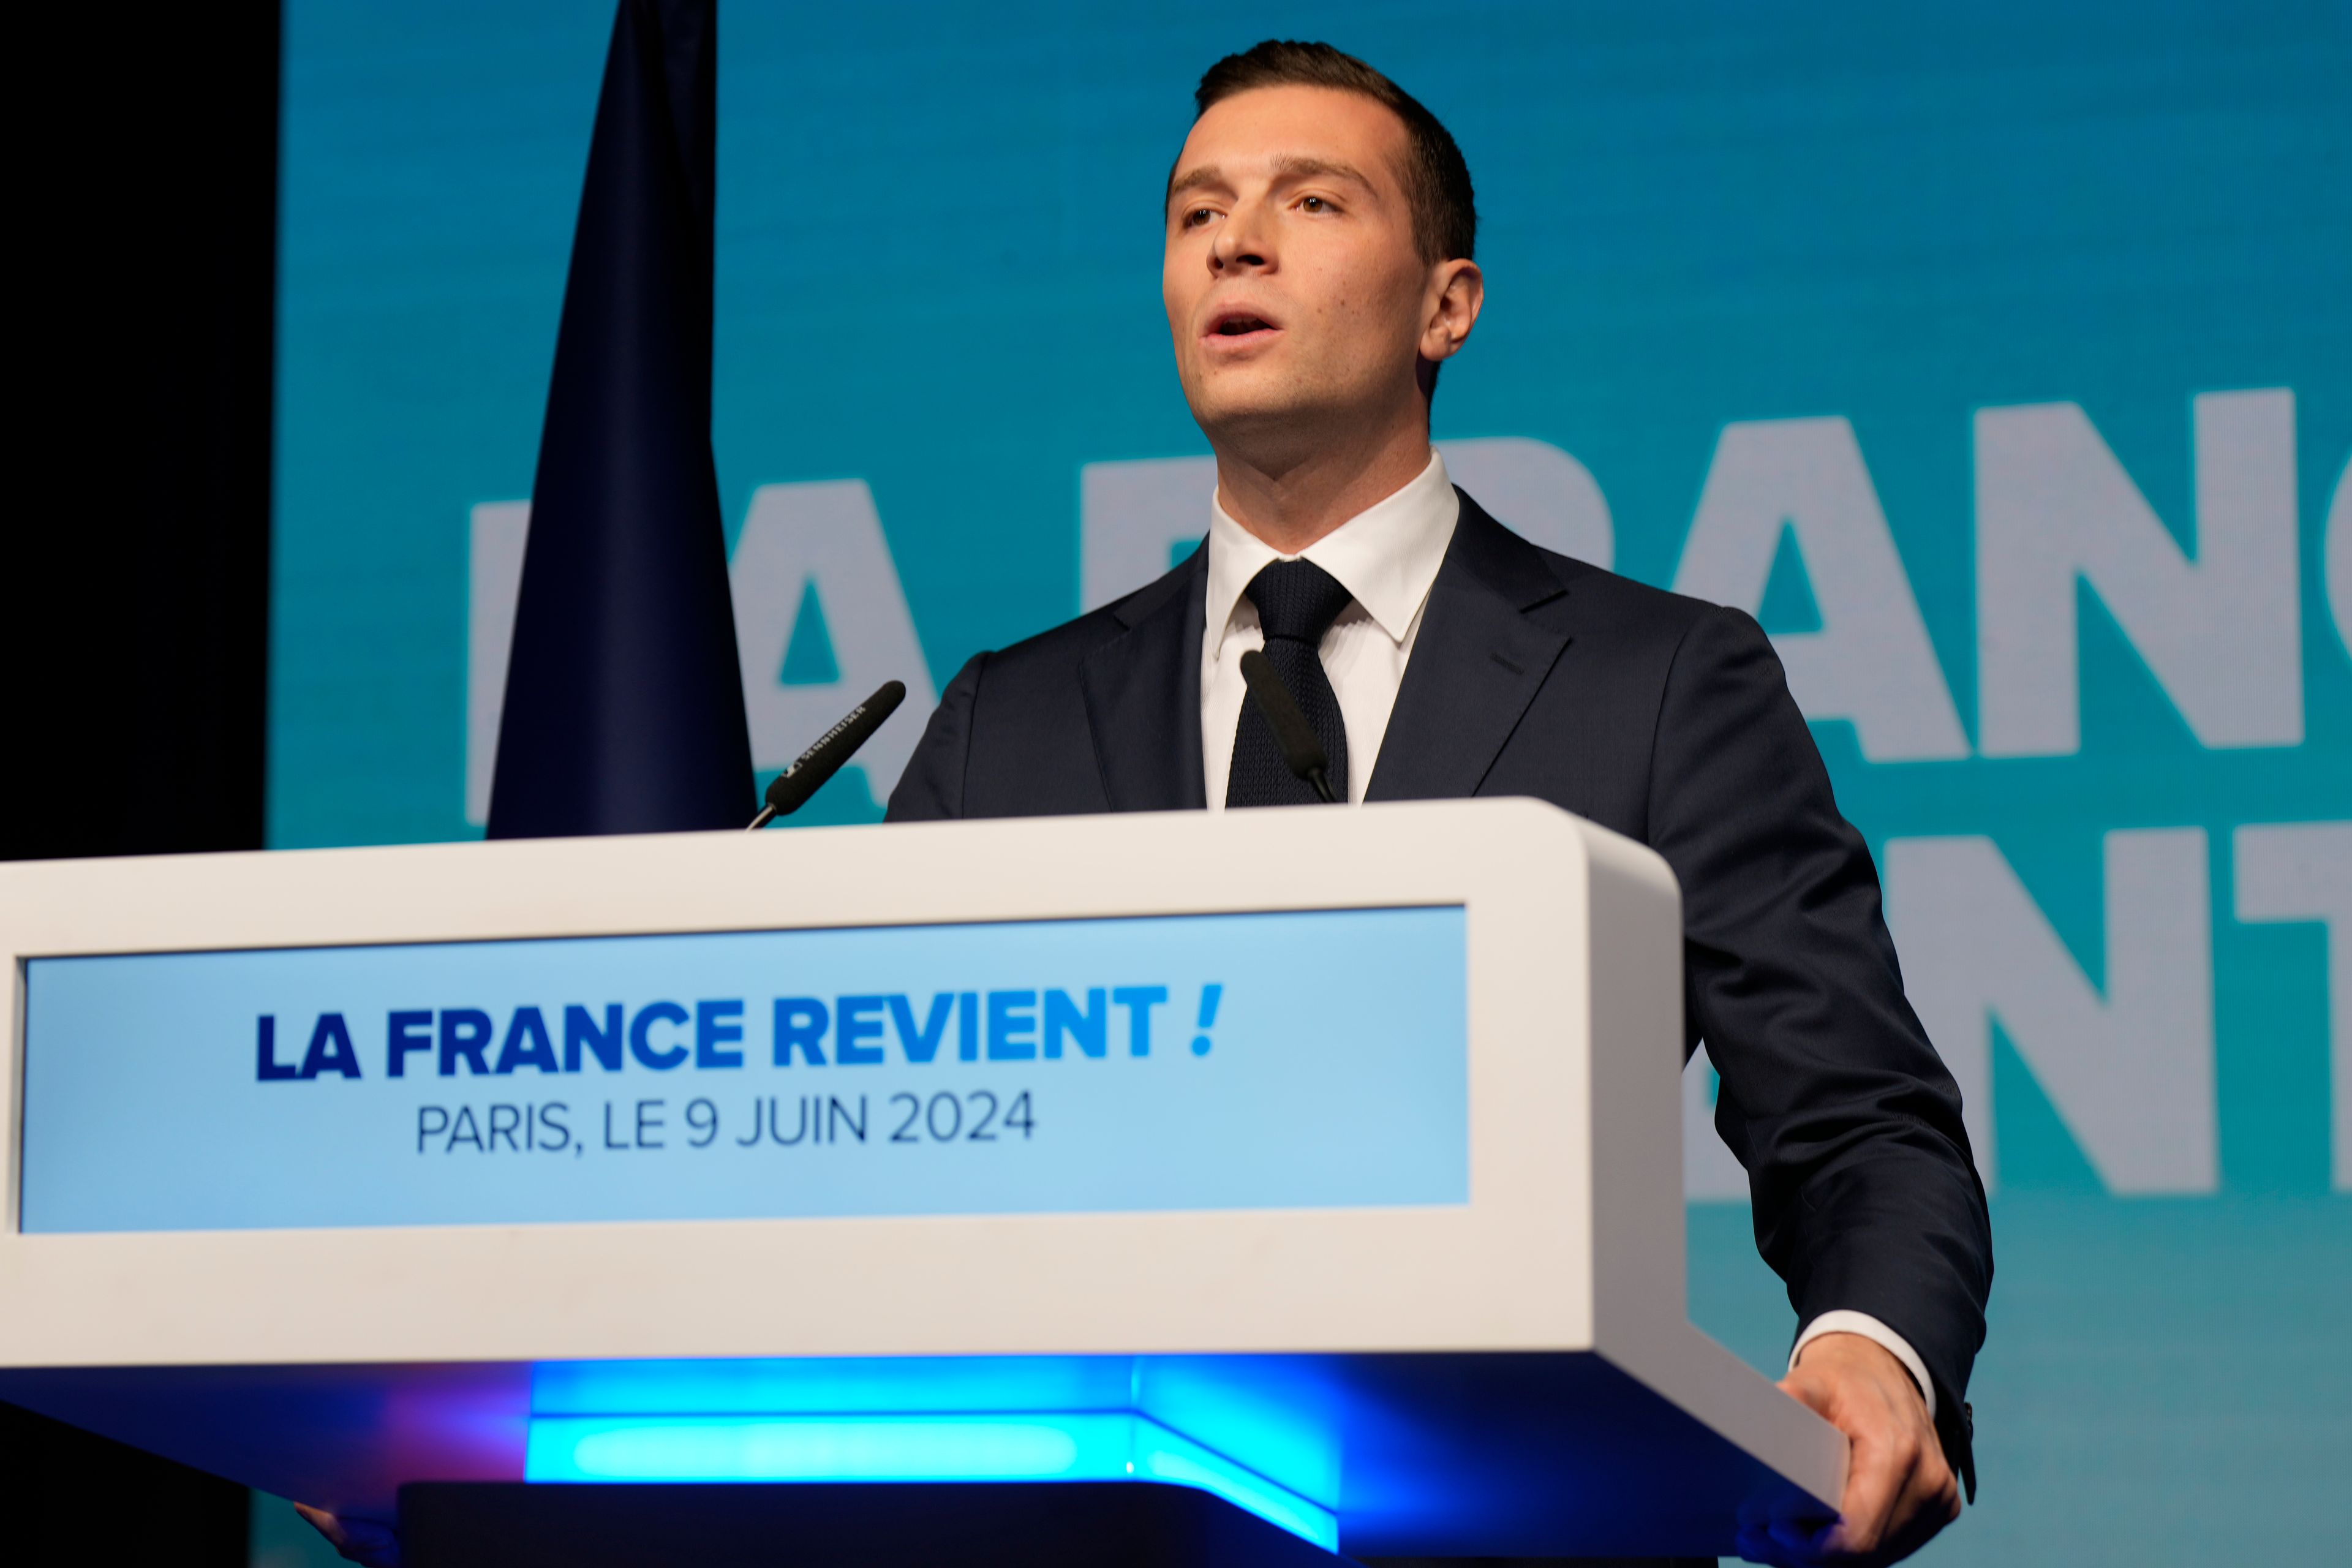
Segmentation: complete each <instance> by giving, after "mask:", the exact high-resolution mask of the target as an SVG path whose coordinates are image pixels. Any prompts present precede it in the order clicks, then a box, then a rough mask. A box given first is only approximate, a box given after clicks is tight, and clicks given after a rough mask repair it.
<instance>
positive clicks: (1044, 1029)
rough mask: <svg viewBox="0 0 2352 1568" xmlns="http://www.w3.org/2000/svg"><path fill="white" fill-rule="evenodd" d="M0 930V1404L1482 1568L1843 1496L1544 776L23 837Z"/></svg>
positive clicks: (108, 1419)
mask: <svg viewBox="0 0 2352 1568" xmlns="http://www.w3.org/2000/svg"><path fill="white" fill-rule="evenodd" d="M1244 868H1248V869H1244ZM0 946H5V951H6V952H7V954H8V955H9V958H10V963H8V966H7V973H8V984H9V985H10V987H11V1002H12V1006H11V1017H12V1019H13V1021H14V1025H13V1028H12V1030H11V1032H10V1035H9V1039H8V1050H9V1053H10V1055H9V1058H8V1061H7V1063H6V1070H5V1074H0V1113H5V1114H0V1124H5V1127H6V1128H7V1129H8V1134H9V1137H10V1139H11V1140H12V1142H11V1147H10V1154H11V1157H10V1159H9V1160H8V1161H7V1162H6V1176H5V1181H6V1193H5V1196H6V1200H7V1201H6V1205H5V1212H6V1214H7V1216H8V1224H7V1226H6V1228H5V1233H0V1368H5V1371H0V1398H6V1399H9V1400H13V1401H16V1403H19V1404H21V1405H26V1406H29V1407H31V1408H33V1409H36V1410H39V1411H42V1412H44V1413H47V1414H49V1415H56V1416H58V1417H61V1418H63V1419H65V1420H68V1421H71V1422H75V1423H77V1424H79V1425H81V1426H87V1427H89V1428H91V1429H93V1430H96V1431H99V1432H101V1433H104V1434H106V1435H108V1436H115V1437H118V1438H121V1439H123V1440H125V1441H128V1442H131V1443H133V1444H137V1445H139V1446H141V1447H147V1448H150V1449H152V1450H154V1451H156V1452H159V1453H162V1454H165V1455H168V1456H170V1457H172V1458H178V1459H182V1460H184V1461H186V1462H188V1463H191V1464H194V1465H197V1466H200V1467H202V1468H206V1469H210V1470H213V1471H215V1472H217V1473H219V1474H222V1475H225V1476H227V1477H229V1478H231V1479H236V1480H239V1481H243V1482H247V1483H249V1484H252V1485H254V1486H257V1487H260V1488H263V1489H268V1490H270V1491H273V1492H277V1493H279V1494H282V1495H287V1496H291V1497H296V1498H300V1499H304V1500H314V1501H318V1502H321V1503H326V1504H331V1505H334V1506H337V1507H339V1508H341V1509H344V1510H352V1511H355V1512H359V1513H372V1514H375V1515H378V1516H384V1517H389V1516H390V1514H391V1513H392V1510H393V1508H394V1493H395V1490H396V1489H397V1488H398V1487H399V1486H401V1485H402V1484H404V1483H408V1482H417V1481H449V1480H509V1481H514V1480H524V1479H529V1480H534V1481H546V1482H549V1483H564V1482H593V1481H611V1482H629V1481H635V1482H644V1481H779V1482H789V1481H868V1482H875V1483H888V1482H893V1481H905V1482H917V1481H927V1482H931V1481H961V1480H969V1481H993V1482H1013V1481H1032V1480H1034V1481H1041V1482H1042V1481H1054V1480H1107V1479H1130V1478H1131V1479H1136V1480H1139V1481H1159V1482H1163V1483H1169V1484H1175V1485H1186V1486H1193V1487H1198V1488H1201V1489H1205V1490H1208V1491H1210V1492H1213V1493H1214V1494H1215V1495H1217V1496H1220V1497H1223V1498H1224V1499H1225V1500H1227V1501H1229V1502H1232V1503H1234V1504H1235V1505H1237V1506H1239V1507H1241V1508H1243V1509H1245V1510H1248V1511H1250V1512H1252V1513H1255V1514H1256V1515H1258V1516H1259V1517H1260V1518H1262V1519H1265V1520H1268V1521H1273V1522H1275V1523H1276V1524H1279V1525H1281V1526H1282V1527H1283V1528H1284V1529H1286V1530H1288V1531H1291V1532H1292V1533H1293V1534H1296V1535H1298V1536H1300V1537H1302V1538H1304V1539H1306V1540H1307V1541H1310V1542H1315V1543H1316V1544H1318V1546H1320V1547H1322V1548H1324V1549H1326V1550H1329V1551H1335V1552H1342V1553H1345V1554H1346V1555H1349V1556H1351V1557H1355V1556H1390V1555H1448V1554H1463V1555H1471V1554H1476V1555H1506V1556H1507V1555H1545V1554H1560V1555H1569V1554H1601V1553H1608V1552H1628V1553H1631V1552H1652V1553H1659V1554H1669V1553H1680V1554H1695V1553H1701V1552H1728V1551H1729V1550H1731V1548H1732V1540H1733V1535H1734V1531H1735V1528H1736V1521H1737V1520H1738V1517H1739V1516H1740V1515H1741V1514H1742V1513H1743V1511H1747V1512H1772V1511H1776V1510H1777V1511H1782V1512H1788V1513H1801V1514H1811V1515H1819V1514H1822V1513H1825V1512H1826V1511H1828V1510H1827V1508H1826V1506H1825V1505H1826V1502H1827V1501H1828V1500H1834V1499H1835V1498H1836V1497H1837V1496H1838V1495H1839V1492H1840V1489H1841V1488H1842V1485H1843V1474H1844V1465H1845V1454H1844V1444H1843V1440H1842V1439H1841V1438H1840V1437H1839V1436H1838V1435H1837V1434H1836V1433H1835V1432H1834V1431H1833V1430H1832V1428H1831V1427H1830V1426H1827V1425H1826V1424H1825V1423H1823V1422H1822V1421H1820V1420H1818V1419H1817V1418H1816V1417H1814V1416H1813V1415H1811V1413H1810V1412H1808V1411H1806V1410H1804V1409H1803V1408H1802V1407H1801V1406H1800V1405H1797V1404H1796V1403H1795V1402H1794V1401H1791V1400H1790V1399H1788V1398H1787V1397H1786V1396H1784V1395H1782V1394H1780V1393H1779V1392H1778V1391H1777V1390H1775V1389H1774V1388H1773V1387H1772V1386H1771V1385H1770V1384H1769V1383H1768V1382H1767V1381H1766V1380H1765V1379H1764V1378H1763V1377H1761V1376H1759V1374H1758V1373H1756V1372H1754V1371H1753V1370H1752V1369H1750V1368H1748V1366H1746V1365H1745V1364H1743V1363H1740V1362H1738V1360H1737V1359H1736V1358H1734V1357H1733V1356H1732V1355H1731V1354H1730V1353H1729V1352H1727V1351H1725V1350H1724V1349H1722V1348H1721V1347H1720V1346H1718V1345H1717V1344H1716V1343H1715V1342H1713V1341H1711V1340H1709V1339H1707V1338H1706V1336H1705V1335H1703V1334H1701V1333H1700V1332H1699V1331H1697V1330H1696V1329H1695V1328H1693V1327H1692V1326H1691V1325H1690V1323H1689V1321H1688V1318H1687V1313H1686V1311H1685V1279H1684V1228H1683V1205H1682V1196H1681V1156H1680V1121H1679V1113H1678V1100H1677V1075H1678V1073H1679V1071H1680V1068H1681V1063H1682V1051H1681V1043H1682V1024H1681V933H1680V920H1679V910H1678V900H1677V894H1676V890H1675V884H1674V881H1673V879H1672V877H1671V876H1670V874H1669V873H1668V871H1667V870H1666V868H1665V866H1664V862H1663V861H1662V860H1660V859H1659V858H1657V857H1656V856H1655V855H1654V854H1652V853H1651V852H1650V851H1648V850H1646V849H1644V848H1643V847H1639V846H1637V845H1634V844H1633V843H1631V842H1630V841H1628V840H1625V839H1623V838H1620V837H1616V836H1614V835H1612V834H1610V833H1608V832H1606V831H1604V830H1602V829H1600V828H1597V827H1594V826H1591V825H1590V824H1587V823H1584V822H1582V821H1580V820H1579V819H1577V818H1574V817H1571V816H1568V815H1566V814H1564V813H1561V812H1559V811H1557V810H1555V809H1553V808H1551V807H1549V806H1546V805H1538V804H1534V803H1529V802H1520V801H1485V802H1465V803H1444V804H1423V805H1385V806H1373V807H1368V808H1362V809H1354V810H1328V811H1314V810H1304V811H1263V812H1239V813H1232V814H1225V815H1222V816H1209V815H1205V814H1197V813H1190V814H1174V815H1167V816H1105V817H1092V818H1084V819H1057V820H1032V821H1013V822H993V823H973V824H957V825H940V826H904V827H871V828H849V829H823V830H804V831H798V832H771V833H766V834H761V835H757V836H745V835H740V834H724V835H720V834H712V835H680V836H667V837H638V838H609V839H583V840H569V841H545V842H529V843H502V844H466V845H438V846H426V847H399V848H380V849H356V850H331V851H306V852H284V853H273V854H252V855H227V856H191V857H181V858H149V859H118V860H99V861H82V862H70V863H68V862H47V863H33V864H20V865H14V866H8V867H5V868H0Z"/></svg>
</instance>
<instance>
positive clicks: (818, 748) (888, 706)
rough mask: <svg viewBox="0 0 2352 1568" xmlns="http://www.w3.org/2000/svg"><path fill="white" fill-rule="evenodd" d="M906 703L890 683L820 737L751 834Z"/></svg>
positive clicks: (903, 691)
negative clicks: (900, 704) (900, 705)
mask: <svg viewBox="0 0 2352 1568" xmlns="http://www.w3.org/2000/svg"><path fill="white" fill-rule="evenodd" d="M905 700H907V685H906V682H904V681H901V680H886V681H884V682H883V683H882V689H880V690H879V691H877V692H876V693H875V694H874V695H873V696H871V697H869V698H867V699H866V700H865V701H863V702H861V703H859V704H858V705H857V706H856V707H855V708H852V709H851V710H849V711H848V712H847V713H845V714H844V715H843V716H842V720H841V722H840V723H838V724H835V726H834V727H833V728H832V729H830V730H827V731H825V732H824V734H822V735H819V736H818V737H817V738H816V744H814V746H811V747H810V748H809V749H808V750H807V751H805V752H802V753H801V754H800V756H799V758H798V759H797V760H795V761H794V762H793V765H792V766H791V767H788V768H786V769H785V770H784V771H783V772H782V773H778V774H777V775H776V776H775V778H774V779H773V780H772V781H771V782H770V784H769V785H768V804H767V805H763V806H761V808H760V815H759V816H755V817H753V818H752V819H751V827H750V828H749V829H747V831H749V832H752V833H757V832H758V831H759V830H760V829H761V828H762V827H765V826H768V824H769V823H771V822H772V821H774V820H775V819H776V818H777V817H780V816H791V815H792V814H793V813H794V812H796V811H798V810H799V809H800V808H801V807H802V806H804V805H807V804H808V798H809V796H811V795H814V794H815V793H816V792H817V791H818V790H820V789H822V788H824V782H825V780H827V779H829V778H831V777H833V775H834V774H835V773H839V772H840V771H841V764H842V763H845V762H847V761H849V759H850V758H851V757H853V756H855V755H856V754H857V748H858V747H860V746H862V745H864V744H866V742H867V741H868V740H870V739H871V738H872V737H873V734H874V731H877V730H879V729H880V728H881V727H882V721H883V720H885V719H887V718H888V717H890V715H891V714H892V713H894V712H896V711H898V704H899V703H901V702H904V701H905ZM1301 722H1304V721H1301Z"/></svg>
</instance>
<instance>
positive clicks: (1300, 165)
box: [1274, 158, 1375, 191]
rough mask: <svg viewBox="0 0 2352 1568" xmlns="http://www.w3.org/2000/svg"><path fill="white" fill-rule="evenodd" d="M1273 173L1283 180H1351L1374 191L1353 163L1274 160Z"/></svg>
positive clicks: (1313, 159)
mask: <svg viewBox="0 0 2352 1568" xmlns="http://www.w3.org/2000/svg"><path fill="white" fill-rule="evenodd" d="M1274 168H1275V172H1276V174H1280V175H1281V176H1282V177H1283V178H1285V179H1289V180H1311V179H1313V178H1315V177H1316V176H1317V175H1318V174H1321V175H1325V176H1327V177H1328V178H1330V179H1335V180H1352V181H1354V182H1355V183H1356V184H1359V185H1361V186H1362V187H1363V188H1364V189H1365V190H1367V191H1373V190H1375V187H1374V185H1373V184H1372V182H1371V181H1370V180H1368V179H1366V178H1365V177H1364V174H1363V171H1362V170H1360V169H1359V168H1357V167H1356V166H1355V165H1354V164H1353V163H1337V162H1335V161H1333V160H1332V159H1329V158H1276V160H1275V161H1274Z"/></svg>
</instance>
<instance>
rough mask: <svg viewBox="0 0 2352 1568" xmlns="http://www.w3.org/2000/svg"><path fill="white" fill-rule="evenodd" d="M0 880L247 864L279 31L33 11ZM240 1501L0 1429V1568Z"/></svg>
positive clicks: (210, 15) (265, 559) (260, 726)
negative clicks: (172, 856) (49, 872)
mask: <svg viewBox="0 0 2352 1568" xmlns="http://www.w3.org/2000/svg"><path fill="white" fill-rule="evenodd" d="M13 31H14V36H15V44H16V47H15V48H14V49H13V50H12V58H13V59H14V61H15V65H16V73H17V78H18V80H19V81H20V83H22V84H24V85H25V86H26V88H27V89H28V92H27V94H26V97H25V99H24V100H23V104H22V106H21V107H22V110H23V112H22V113H21V114H20V116H19V131H18V137H19V141H18V162H17V173H18V177H19V179H20V181H21V182H22V183H21V184H19V186H18V195H19V199H20V200H21V201H22V202H23V203H24V204H25V205H22V206H20V207H18V208H17V209H16V214H15V218H14V221H13V222H12V224H11V233H12V239H13V241H14V243H13V244H12V246H11V249H12V250H13V251H14V252H15V257H14V259H15V260H16V269H17V276H18V278H19V284H18V289H19V290H20V292H18V293H17V295H16V300H15V306H16V309H15V310H14V311H13V312H12V316H13V320H12V321H11V327H12V329H13V336H14V339H15V342H16V349H17V352H16V353H15V354H13V355H12V356H11V360H12V365H13V368H15V369H16V372H17V375H16V377H15V378H13V379H14V380H15V382H16V395H15V396H14V397H12V398H11V400H10V401H11V403H12V405H14V406H15V407H16V410H17V412H16V415H15V416H12V423H13V424H14V425H15V426H16V429H15V430H14V432H13V436H14V438H13V439H12V440H11V441H10V442H9V447H10V452H11V456H12V458H13V461H12V463H11V465H10V468H11V472H10V474H9V476H8V480H7V483H8V484H9V486H10V488H11V490H12V492H13V493H11V494H10V496H9V501H8V504H7V505H6V506H5V509H0V541H5V542H4V543H0V623H5V628H6V630H5V637H6V642H5V650H6V653H5V657H6V664H5V679H6V683H7V684H6V688H5V718H0V791H5V794H0V832H5V838H0V858H11V859H16V858H35V857H50V856H65V855H121V854H150V853H162V852H169V851H178V850H202V849H251V848H258V847H260V846H261V842H262V823H263V795H262V790H263V781H264V776H265V758H264V743H265V734H266V723H265V721H266V714H267V708H266V704H267V700H268V626H269V437H270V373H271V363H272V336H273V334H272V330H271V329H272V324H273V321H274V317H275V304H274V298H273V296H274V292H275V282H276V278H275V274H276V258H277V201H278V37H279V24H278V8H277V6H276V5H274V4H266V5H256V4H252V3H250V0H247V3H245V4H237V3H235V0H227V3H224V4H219V5H187V6H111V5H90V6H52V7H36V8H34V9H33V10H32V11H30V12H28V13H26V14H25V15H24V16H21V17H19V18H17V20H16V24H15V26H14V29H13ZM248 1506H249V1505H248V1497H247V1492H246V1489H244V1488H243V1487H240V1486H236V1485H233V1484H231V1483H230V1482H227V1481H225V1480H222V1479H218V1478H216V1477H213V1476H207V1475H205V1474H202V1473H201V1472H199V1471H195V1470H192V1469H189V1468H186V1467H184V1466H181V1465H176V1464H173V1463H172V1462H171V1461H169V1460H166V1459H160V1458H155V1457H153V1456H152V1455H149V1454H144V1453H141V1452H139V1451H138V1450H136V1449H132V1448H127V1447H122V1446H121V1445H120V1444H117V1443H111V1442H108V1441H107V1440H105V1439H103V1438H100V1437H96V1436H90V1435H89V1434H88V1433H85V1432H80V1431H78V1430H76V1429H75V1428H73V1427H70V1426H63V1425H60V1424H59V1423H57V1422H54V1421H50V1420H47V1419H45V1418H43V1417H41V1416H38V1415H32V1414H30V1413H29V1412H26V1411H24V1410H20V1409H17V1408H16V1407H15V1406H12V1405H0V1561H5V1562H8V1563H25V1564H26V1565H27V1568H34V1565H39V1568H47V1565H48V1564H52V1563H75V1564H79V1563H186V1564H192V1565H194V1568H243V1564H244V1563H245V1562H246V1560H247V1518H248Z"/></svg>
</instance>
